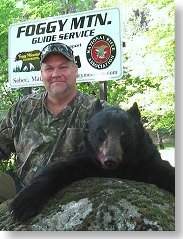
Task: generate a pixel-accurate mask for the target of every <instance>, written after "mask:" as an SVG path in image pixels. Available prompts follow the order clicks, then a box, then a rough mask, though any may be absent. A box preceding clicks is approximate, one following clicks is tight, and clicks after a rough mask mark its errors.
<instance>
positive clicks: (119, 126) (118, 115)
mask: <svg viewBox="0 0 183 239" xmlns="http://www.w3.org/2000/svg"><path fill="white" fill-rule="evenodd" d="M140 121H141V115H140V112H139V109H138V106H137V103H134V104H133V106H132V107H131V108H130V109H129V110H127V111H125V110H122V109H121V108H119V107H117V106H107V107H103V106H102V105H101V104H100V101H97V102H96V104H95V113H94V114H93V115H92V117H91V118H90V119H89V120H88V122H87V123H86V127H85V148H86V152H87V154H88V157H90V158H91V159H94V161H95V162H97V163H99V164H100V165H102V167H103V168H105V169H116V168H117V167H118V166H119V165H120V164H125V163H128V164H129V163H131V164H135V163H137V162H136V161H135V159H136V154H137V151H138V152H139V150H138V149H139V147H141V144H142V142H143V137H144V129H143V126H142V124H141V122H140Z"/></svg>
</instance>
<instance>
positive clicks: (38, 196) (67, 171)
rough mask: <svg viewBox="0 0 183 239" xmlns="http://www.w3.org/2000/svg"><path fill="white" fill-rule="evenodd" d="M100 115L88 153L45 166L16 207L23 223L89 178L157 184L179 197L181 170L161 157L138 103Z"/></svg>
mask: <svg viewBox="0 0 183 239" xmlns="http://www.w3.org/2000/svg"><path fill="white" fill-rule="evenodd" d="M95 108H96V112H95V113H94V114H93V116H92V117H91V119H89V120H88V122H87V123H86V127H85V129H84V131H85V136H84V140H83V143H84V147H83V148H84V149H83V151H82V152H81V153H76V154H75V155H73V156H72V157H70V158H67V159H66V160H58V161H56V162H54V163H50V164H48V165H47V166H44V167H42V169H40V171H38V173H37V174H36V176H35V177H34V178H33V179H32V180H31V181H30V183H29V184H28V185H27V186H26V187H25V188H24V189H23V190H22V191H21V192H20V193H19V194H18V195H17V196H16V197H15V199H14V200H13V201H12V203H11V204H10V212H11V214H12V216H13V217H14V218H15V219H17V220H20V221H24V220H27V219H29V218H31V217H33V216H35V215H36V214H38V213H39V211H40V209H41V207H42V206H43V204H44V203H45V202H46V201H47V200H48V199H49V198H50V197H51V196H53V195H54V194H55V193H57V192H58V191H59V190H60V189H62V188H63V187H65V186H66V185H68V184H71V183H72V182H74V181H76V180H82V179H84V178H87V177H113V178H122V179H130V180H135V181H142V182H146V183H152V184H156V185H157V186H159V187H161V188H164V189H165V190H168V191H170V192H172V193H175V170H174V167H172V166H171V165H170V164H169V162H168V161H164V160H162V159H161V156H160V154H159V152H158V150H157V148H156V146H155V145H154V144H153V143H152V140H151V138H150V137H149V135H148V133H147V132H146V131H145V130H144V128H143V125H142V124H141V122H140V121H141V120H140V118H141V116H140V112H139V109H138V106H137V104H136V103H134V105H133V106H132V107H131V108H130V109H129V110H127V111H124V110H122V109H120V108H118V107H115V106H107V107H105V108H103V107H102V106H101V104H100V102H99V101H98V102H97V103H96V106H95Z"/></svg>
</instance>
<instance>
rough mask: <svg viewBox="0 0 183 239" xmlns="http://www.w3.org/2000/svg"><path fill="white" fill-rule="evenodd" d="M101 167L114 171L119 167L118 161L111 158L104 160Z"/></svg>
mask: <svg viewBox="0 0 183 239" xmlns="http://www.w3.org/2000/svg"><path fill="white" fill-rule="evenodd" d="M103 165H104V167H105V168H106V169H116V168H117V167H118V165H119V161H118V160H117V159H116V158H114V157H111V156H108V157H106V158H105V159H104V162H103Z"/></svg>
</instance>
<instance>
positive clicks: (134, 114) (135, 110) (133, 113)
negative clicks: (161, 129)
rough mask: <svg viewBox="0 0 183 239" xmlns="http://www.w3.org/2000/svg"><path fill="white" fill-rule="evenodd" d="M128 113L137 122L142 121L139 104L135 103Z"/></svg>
mask: <svg viewBox="0 0 183 239" xmlns="http://www.w3.org/2000/svg"><path fill="white" fill-rule="evenodd" d="M127 112H128V113H129V114H130V115H131V116H132V117H133V118H134V119H135V120H136V121H140V120H141V114H140V111H139V108H138V105H137V103H136V102H135V103H134V104H133V106H132V107H131V108H130V109H129V110H127Z"/></svg>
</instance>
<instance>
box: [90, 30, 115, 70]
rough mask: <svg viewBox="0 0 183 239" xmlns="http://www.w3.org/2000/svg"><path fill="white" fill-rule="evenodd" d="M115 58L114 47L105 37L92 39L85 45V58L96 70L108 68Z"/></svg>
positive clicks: (110, 40)
mask: <svg viewBox="0 0 183 239" xmlns="http://www.w3.org/2000/svg"><path fill="white" fill-rule="evenodd" d="M115 57H116V45H115V43H114V41H113V39H112V38H111V37H109V36H107V35H104V34H102V35H97V36H95V37H93V38H92V39H91V40H90V42H89V43H88V45H87V49H86V58H87V60H88V62H89V64H90V65H91V66H92V67H94V68H96V69H99V70H101V69H105V68H107V67H109V66H110V65H111V64H112V62H113V61H114V59H115Z"/></svg>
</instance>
